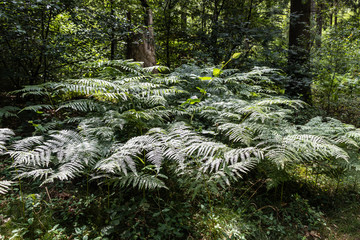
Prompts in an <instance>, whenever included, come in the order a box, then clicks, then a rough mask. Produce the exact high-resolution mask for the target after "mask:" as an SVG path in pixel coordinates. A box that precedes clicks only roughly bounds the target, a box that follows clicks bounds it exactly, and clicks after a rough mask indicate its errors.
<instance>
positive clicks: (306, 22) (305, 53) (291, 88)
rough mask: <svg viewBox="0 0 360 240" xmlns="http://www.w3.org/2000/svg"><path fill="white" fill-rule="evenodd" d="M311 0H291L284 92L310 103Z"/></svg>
mask: <svg viewBox="0 0 360 240" xmlns="http://www.w3.org/2000/svg"><path fill="white" fill-rule="evenodd" d="M310 13H311V0H305V1H304V0H291V8H290V30H289V54H288V73H289V75H290V76H291V81H290V82H289V84H288V86H287V87H286V92H287V93H288V94H289V95H290V96H293V97H300V98H301V99H302V100H304V101H306V102H308V103H310V100H311V99H310V98H311V76H310V74H309V70H310V66H309V65H310V40H311V39H310V17H311V14H310Z"/></svg>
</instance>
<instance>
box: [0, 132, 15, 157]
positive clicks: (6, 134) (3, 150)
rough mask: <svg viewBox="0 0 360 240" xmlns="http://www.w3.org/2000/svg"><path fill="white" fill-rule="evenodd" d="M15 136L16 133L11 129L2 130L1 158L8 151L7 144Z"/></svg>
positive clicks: (0, 137) (0, 142) (0, 138)
mask: <svg viewBox="0 0 360 240" xmlns="http://www.w3.org/2000/svg"><path fill="white" fill-rule="evenodd" d="M12 136H14V132H13V131H12V130H10V129H9V128H0V156H1V155H3V154H5V153H6V151H7V149H6V146H5V144H6V142H7V141H8V140H9V139H10V138H11V137H12Z"/></svg>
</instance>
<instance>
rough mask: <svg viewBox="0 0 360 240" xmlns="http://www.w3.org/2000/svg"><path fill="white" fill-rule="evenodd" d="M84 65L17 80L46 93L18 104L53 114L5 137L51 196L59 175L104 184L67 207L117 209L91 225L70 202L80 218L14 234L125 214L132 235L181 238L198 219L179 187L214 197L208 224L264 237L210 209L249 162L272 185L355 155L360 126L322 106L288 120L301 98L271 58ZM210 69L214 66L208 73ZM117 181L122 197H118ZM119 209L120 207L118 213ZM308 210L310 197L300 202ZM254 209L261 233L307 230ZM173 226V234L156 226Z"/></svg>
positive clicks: (196, 198)
mask: <svg viewBox="0 0 360 240" xmlns="http://www.w3.org/2000/svg"><path fill="white" fill-rule="evenodd" d="M235 57H236V56H235ZM235 57H234V58H235ZM225 65H226V64H225ZM86 68H88V69H87V73H86V76H89V77H88V78H86V77H84V78H80V79H70V80H65V81H61V82H47V83H45V84H41V85H36V86H29V87H25V88H23V89H20V90H17V91H15V92H14V93H17V94H22V95H24V96H38V95H42V94H43V95H44V96H46V98H43V102H41V103H40V104H38V105H36V106H31V105H29V106H26V107H25V108H24V109H23V110H22V111H24V112H25V111H36V112H37V113H38V114H40V115H44V116H45V115H46V116H49V118H48V119H47V120H46V121H42V122H40V123H35V122H34V121H32V120H30V122H31V123H32V125H33V126H34V127H35V132H34V134H33V136H30V137H25V138H22V139H20V140H16V141H13V142H12V143H11V144H9V145H6V140H8V139H9V138H10V137H11V136H12V134H13V133H12V132H11V131H10V130H8V129H4V130H2V132H3V137H2V139H3V140H2V141H1V146H2V149H3V151H4V153H6V154H9V156H10V157H11V158H12V159H13V163H12V166H11V167H12V169H15V173H16V174H15V175H14V178H15V179H19V180H22V179H30V180H32V181H31V182H32V184H34V186H38V187H40V188H43V189H45V190H46V191H45V192H46V195H47V197H48V198H49V201H52V200H51V199H52V198H51V196H50V193H49V191H48V187H51V186H57V185H61V186H67V187H70V186H71V184H68V183H72V184H76V183H78V184H80V186H81V187H80V189H81V191H82V192H84V194H85V192H86V195H89V194H90V192H92V191H100V192H101V193H102V194H103V195H106V197H103V198H101V199H98V198H96V197H94V199H92V200H89V201H93V203H94V204H95V205H94V206H93V207H94V208H92V207H90V206H91V204H90V205H89V203H81V200H80V199H79V203H78V205H76V203H75V202H68V203H66V204H70V206H68V207H69V208H71V209H73V208H75V209H76V208H79V214H80V213H82V214H85V213H84V212H92V211H95V212H96V211H104V209H107V210H109V211H110V212H109V214H110V215H107V216H104V217H105V218H107V217H109V218H110V221H109V220H106V221H105V220H104V219H96V218H95V217H94V218H92V219H93V221H95V222H96V223H94V225H91V224H88V223H85V222H84V221H85V220H84V219H83V218H82V216H79V217H78V218H76V217H74V216H72V215H71V214H70V213H69V214H63V217H64V220H66V219H74V221H76V222H77V223H78V225H76V227H75V228H74V229H72V230H71V229H62V226H63V225H61V227H60V228H55V229H54V225H55V224H53V225H51V224H50V226H49V227H43V230H42V232H41V233H40V232H39V233H36V231H35V229H37V228H38V227H35V226H34V227H33V223H26V225H25V228H23V227H19V228H17V229H19V230H18V232H16V233H14V234H15V235H16V234H18V235H19V236H20V235H21V234H22V235H21V236H25V235H26V236H27V235H29V234H30V235H31V236H39V237H40V236H46V234H48V235H49V234H50V235H49V236H51V234H52V232H56V231H58V232H59V234H60V235H61V234H65V235H66V234H69V233H70V232H72V234H74V233H73V231H75V234H78V235H79V236H83V237H86V236H87V237H90V236H91V237H94V238H95V237H101V236H100V235H94V234H93V233H94V231H96V230H94V229H97V231H99V229H102V230H101V232H102V233H101V234H102V235H103V236H109V237H111V236H113V235H114V234H118V233H119V228H120V225H121V224H123V223H126V224H130V225H132V226H133V228H131V229H128V230H126V231H125V230H124V231H123V233H122V234H123V235H122V236H123V237H124V238H131V237H136V238H138V239H146V238H147V237H151V238H155V239H161V238H163V237H169V236H171V237H176V238H179V239H180V238H182V237H184V236H188V235H186V234H185V232H186V231H190V230H189V228H188V226H189V225H191V220H189V217H188V216H183V215H182V214H181V213H179V214H178V218H177V217H176V218H175V219H171V217H170V216H173V215H177V214H176V213H175V212H174V211H172V210H171V208H169V204H170V205H171V204H172V203H171V201H174V199H176V198H179V199H186V201H185V202H186V203H187V204H190V205H192V204H194V203H196V202H203V203H204V204H205V203H206V205H207V207H205V209H204V210H200V211H199V212H198V213H197V214H199V218H203V217H204V216H208V217H206V218H204V222H203V223H204V224H205V225H209V226H210V233H209V235H207V234H205V233H204V234H205V235H204V236H207V237H211V238H213V237H216V238H222V236H224V238H226V237H228V238H231V237H236V236H237V237H239V238H241V237H247V236H254V237H255V238H256V236H257V235H256V234H255V232H253V231H252V230H251V229H252V228H253V226H252V225H251V224H249V225H246V224H245V225H243V226H240V227H238V228H235V229H229V228H226V227H223V226H221V227H217V225H218V224H220V225H225V224H226V222H228V221H229V222H233V224H234V226H235V223H236V222H239V221H240V220H239V219H238V216H230V215H231V214H229V216H228V217H229V219H227V217H225V218H224V219H223V218H222V217H220V216H218V215H217V214H215V213H214V211H213V209H214V204H215V203H216V201H215V200H214V199H216V198H218V197H219V196H221V194H223V193H225V192H226V191H228V190H229V189H230V188H231V187H233V186H236V184H234V183H235V182H238V184H239V182H242V181H241V179H242V178H244V177H245V178H246V174H247V173H249V172H256V171H257V172H263V174H264V175H263V176H264V177H265V178H268V181H267V185H268V190H272V189H273V188H275V189H277V187H278V186H279V185H282V186H283V185H284V183H285V182H287V181H289V180H291V179H295V178H297V177H299V175H298V173H297V170H298V169H299V168H302V167H305V168H306V169H307V168H310V169H312V171H313V172H316V174H318V175H324V176H325V175H326V176H327V177H329V178H333V179H335V180H336V181H340V179H341V178H342V177H341V176H342V175H343V174H346V172H347V171H348V170H351V169H353V170H354V169H356V168H357V166H358V152H357V150H358V147H359V140H360V134H359V130H358V129H356V128H355V127H354V126H351V125H346V124H343V123H342V122H340V121H338V120H335V119H332V118H324V119H323V118H321V117H316V118H312V119H308V121H307V122H306V123H305V124H295V123H294V122H292V120H291V118H292V115H293V113H294V111H298V110H299V109H300V108H303V107H304V106H305V104H304V103H303V102H302V101H299V100H290V99H287V98H285V97H284V96H282V95H280V93H281V92H283V91H282V89H281V87H280V86H279V85H276V84H275V82H274V81H273V80H272V79H277V73H276V70H274V69H268V68H259V67H257V68H254V69H253V70H252V71H250V72H246V73H242V72H239V71H238V70H236V69H223V68H221V69H220V73H219V74H218V75H217V76H214V74H213V73H214V68H203V69H202V68H198V67H195V66H188V65H184V66H183V67H182V68H179V69H177V70H176V71H175V72H173V73H170V74H156V75H154V74H151V73H150V72H149V71H148V69H142V68H141V67H140V66H139V65H138V63H134V62H131V61H106V62H103V61H102V62H96V63H89V64H86ZM204 76H212V77H211V79H209V80H207V79H204ZM50 126H52V127H51V128H50ZM47 129H51V130H47ZM5 146H6V148H5ZM254 169H256V170H255V171H253V170H254ZM95 186H96V187H95ZM94 189H97V190H94ZM117 193H118V194H121V195H123V197H121V198H120V199H119V198H118V197H116V194H117ZM160 193H161V196H162V197H161V196H160ZM20 195H22V193H20ZM152 195H155V196H153V197H151V196H152ZM156 195H157V196H156ZM172 195H177V196H176V197H175V196H172ZM164 196H167V197H164ZM251 197H252V196H251ZM251 197H250V198H251ZM131 198H134V199H136V201H134V202H133V203H132V204H133V206H131V207H129V206H126V209H121V210H114V209H113V208H114V206H116V204H115V203H116V202H117V201H120V202H119V204H120V203H121V201H124V202H128V201H129V199H131ZM20 199H21V200H24V199H23V197H21V198H20ZM96 199H98V200H96ZM282 200H283V190H282V191H281V197H280V201H282ZM26 201H28V200H26V199H25V208H26V209H27V211H28V210H29V209H30V208H29V207H28V206H27V205H26V204H27V203H26ZM97 201H98V202H97ZM131 201H133V200H131ZM152 201H155V203H154V202H152ZM159 201H164V202H163V203H159ZM299 201H300V200H299ZM296 202H297V200H295V203H296ZM295 203H294V204H295ZM82 204H84V205H82ZM114 204H115V205H114ZM121 204H122V203H121ZM121 204H120V205H121ZM154 204H155V206H156V205H158V206H157V207H154ZM176 204H177V203H176ZM34 205H36V204H34ZM154 208H155V209H157V210H154ZM189 208H190V206H189ZM294 208H296V207H294ZM166 209H170V210H166ZM290 209H291V210H289V211H293V210H292V207H291V208H290ZM56 211H57V210H56ZM82 211H84V212H82ZM111 211H115V212H116V211H121V214H119V215H120V216H119V217H118V216H116V215H113V214H112V213H111ZM196 211H198V210H196ZM311 211H313V210H312V208H311V207H309V206H308V205H306V206H305V210H304V212H306V213H309V212H311ZM24 212H25V214H27V213H26V211H24ZM35 212H36V211H35ZM131 212H133V213H135V215H137V216H138V217H137V220H136V219H135V220H126V218H125V216H127V214H130V213H131ZM167 212H169V213H167ZM258 212H259V215H256V214H255V216H256V217H257V219H258V221H259V223H260V225H265V224H264V223H263V222H270V224H269V226H268V227H267V230H266V231H262V232H261V234H260V235H261V237H264V239H267V238H269V239H273V238H272V236H276V237H278V238H283V237H285V236H295V235H298V236H300V235H299V232H298V231H290V232H288V229H289V227H288V226H284V225H283V224H282V223H281V221H280V220H279V218H275V216H274V215H273V214H272V213H270V214H265V215H263V214H262V213H260V210H259V211H257V210H256V213H258ZM295 212H296V211H295V210H294V211H293V212H291V213H289V216H288V215H287V214H285V213H284V214H285V215H286V218H289V219H290V221H294V222H295V221H299V222H298V223H296V224H299V229H304V228H305V225H306V224H307V225H306V226H309V225H311V224H313V223H312V222H311V221H313V222H314V224H315V225H316V224H317V222H320V220H319V219H316V220H314V219H310V220H309V219H307V218H305V219H302V218H301V216H300V215H294V214H295ZM89 214H90V213H89ZM147 214H150V216H152V217H154V218H155V217H156V216H159V215H162V216H163V221H161V222H159V221H157V222H156V221H155V222H154V223H153V222H151V221H153V220H152V217H148V216H147ZM167 214H169V217H168V216H167ZM316 214H317V213H316V212H314V216H317V215H316ZM293 215H294V216H293ZM29 216H30V217H29V219H31V218H33V219H34V220H36V219H35V217H34V216H32V215H31V214H30V215H29ZM91 216H93V215H92V213H91ZM311 216H312V215H311ZM184 217H185V218H186V219H188V220H186V221H185V220H184ZM284 218H285V217H284ZM139 219H140V220H139ZM170 219H171V220H170ZM39 221H40V222H41V221H42V220H41V219H40V220H39ZM57 221H60V220H57ZM61 221H62V220H61ZM101 221H105V225H104V224H100V223H99V222H101ZM149 221H150V222H149ZM181 221H185V222H184V224H185V226H184V228H182V230H181V231H179V230H177V228H175V227H174V226H175V225H176V224H178V223H179V222H181ZM251 221H253V220H251ZM256 221H257V220H256ZM306 221H309V222H306ZM22 224H24V223H23V222H22ZM301 224H303V225H301ZM29 225H30V227H29ZM198 226H199V228H200V229H202V228H203V226H202V225H201V224H200V225H198ZM29 229H33V230H29ZM149 229H151V230H149ZM155 229H157V230H155ZM166 230H168V231H169V232H168V233H166V234H165V233H164V234H160V233H159V232H161V231H165V232H166ZM232 230H234V231H232ZM187 234H188V233H187ZM224 234H225V235H224ZM254 234H255V235H254ZM257 237H259V236H257Z"/></svg>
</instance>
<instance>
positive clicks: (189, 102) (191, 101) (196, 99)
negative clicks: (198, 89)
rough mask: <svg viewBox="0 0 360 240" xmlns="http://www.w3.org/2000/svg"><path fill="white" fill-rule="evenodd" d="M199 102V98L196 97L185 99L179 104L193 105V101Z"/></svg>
mask: <svg viewBox="0 0 360 240" xmlns="http://www.w3.org/2000/svg"><path fill="white" fill-rule="evenodd" d="M199 102H200V99H198V98H189V99H188V100H186V101H185V102H183V103H182V104H181V106H184V105H185V104H190V105H193V104H195V103H199Z"/></svg>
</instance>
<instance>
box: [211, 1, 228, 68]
mask: <svg viewBox="0 0 360 240" xmlns="http://www.w3.org/2000/svg"><path fill="white" fill-rule="evenodd" d="M224 1H225V0H222V2H221V4H220V0H214V11H213V16H212V29H211V35H210V47H211V50H212V57H213V62H214V64H215V65H216V64H218V63H219V62H220V56H219V48H218V45H217V41H218V36H219V16H220V13H221V10H222V8H223V6H224Z"/></svg>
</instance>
